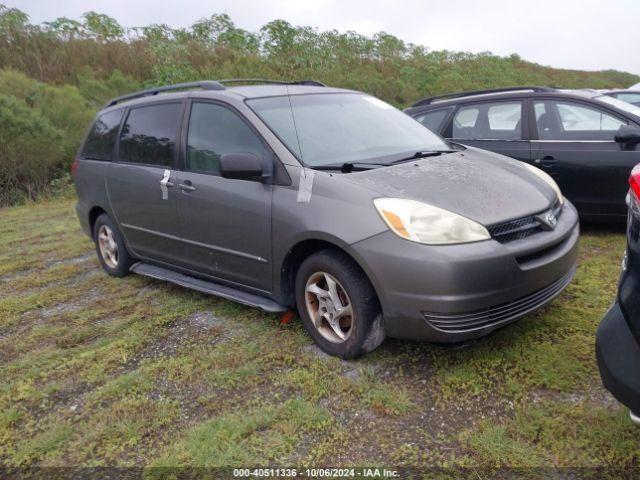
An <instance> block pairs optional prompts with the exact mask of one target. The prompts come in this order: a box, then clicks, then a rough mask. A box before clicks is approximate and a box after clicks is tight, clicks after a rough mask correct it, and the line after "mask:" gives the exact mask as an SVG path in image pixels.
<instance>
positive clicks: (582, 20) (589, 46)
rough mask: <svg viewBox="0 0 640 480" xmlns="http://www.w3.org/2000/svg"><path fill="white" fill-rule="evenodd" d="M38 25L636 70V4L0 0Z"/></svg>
mask: <svg viewBox="0 0 640 480" xmlns="http://www.w3.org/2000/svg"><path fill="white" fill-rule="evenodd" d="M0 3H5V4H6V5H8V6H12V7H17V8H19V9H20V10H23V11H24V12H26V13H27V14H29V16H30V17H31V21H32V23H40V22H43V21H47V20H52V19H54V18H57V17H61V16H65V17H71V18H78V17H79V16H80V15H82V13H84V12H86V11H89V10H95V11H97V12H100V13H106V14H107V15H110V16H112V17H115V18H116V19H117V20H118V21H119V22H120V23H121V24H122V25H124V26H127V27H132V26H141V25H148V24H151V23H167V24H169V25H171V26H174V27H185V26H189V25H191V24H192V23H194V22H195V21H196V20H198V19H200V18H202V17H208V16H209V15H211V14H212V13H228V14H229V15H230V16H231V18H232V19H233V21H234V22H235V23H236V25H238V26H239V27H241V28H244V29H245V30H250V31H257V30H258V29H259V28H260V27H261V26H262V25H264V24H265V23H267V22H268V21H270V20H274V19H277V18H280V19H284V20H287V21H288V22H290V23H292V24H294V25H308V26H313V27H317V28H318V29H320V30H329V29H337V30H339V31H346V30H355V31H357V32H359V33H361V34H365V35H372V34H374V33H375V32H378V31H381V30H384V31H386V32H388V33H391V34H393V35H396V36H398V37H400V38H401V39H403V40H405V41H407V42H412V43H415V44H421V45H425V46H427V47H428V48H430V49H432V50H441V49H447V50H463V51H470V52H481V51H491V52H493V53H496V54H499V55H509V54H511V53H518V54H519V55H520V56H522V57H523V58H525V59H527V60H531V61H534V62H537V63H541V64H543V65H551V66H554V67H563V68H578V69H586V70H601V69H616V70H624V71H629V72H633V73H636V74H640V54H639V52H638V47H640V0H610V1H604V0H582V1H580V0H510V1H509V0H481V1H473V0H422V1H420V0H396V1H392V0H366V1H359V0H358V1H349V0H268V1H257V0H213V1H203V0H178V1H176V0H172V1H166V0H108V1H100V0H61V1H52V0H0Z"/></svg>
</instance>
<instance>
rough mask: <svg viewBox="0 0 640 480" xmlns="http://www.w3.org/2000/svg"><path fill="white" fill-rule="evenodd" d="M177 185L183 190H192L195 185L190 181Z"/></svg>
mask: <svg viewBox="0 0 640 480" xmlns="http://www.w3.org/2000/svg"><path fill="white" fill-rule="evenodd" d="M178 187H179V188H180V190H182V191H183V192H193V191H194V190H195V189H196V187H194V186H193V185H191V183H179V184H178Z"/></svg>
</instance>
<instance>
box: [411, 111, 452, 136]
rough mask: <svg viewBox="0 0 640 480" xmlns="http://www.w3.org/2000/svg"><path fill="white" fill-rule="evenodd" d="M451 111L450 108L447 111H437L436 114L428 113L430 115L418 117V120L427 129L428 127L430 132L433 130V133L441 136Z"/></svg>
mask: <svg viewBox="0 0 640 480" xmlns="http://www.w3.org/2000/svg"><path fill="white" fill-rule="evenodd" d="M450 111H451V109H450V108H448V109H445V110H436V111H435V112H428V113H425V114H424V115H420V116H418V117H416V120H417V121H419V122H420V123H421V124H422V125H424V126H425V127H427V128H428V129H429V130H431V131H432V132H434V133H438V134H439V133H440V129H441V128H442V123H443V122H444V119H445V118H447V115H449V112H450Z"/></svg>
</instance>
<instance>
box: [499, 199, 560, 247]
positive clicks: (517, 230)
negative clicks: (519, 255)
mask: <svg viewBox="0 0 640 480" xmlns="http://www.w3.org/2000/svg"><path fill="white" fill-rule="evenodd" d="M551 211H552V212H553V213H554V214H555V216H556V218H559V217H560V214H561V213H562V204H560V201H559V200H556V203H554V204H553V207H551ZM543 213H544V212H543ZM538 215H540V214H537V215H529V216H527V217H522V218H517V219H515V220H510V221H508V222H504V223H497V224H495V225H492V226H490V227H489V228H488V229H487V230H489V233H490V234H491V237H492V238H493V239H495V240H497V241H498V242H500V243H507V242H512V241H514V240H522V239H523V238H526V237H528V236H530V235H534V234H536V233H539V232H542V231H544V228H543V224H542V223H541V222H540V220H538V218H537V217H538Z"/></svg>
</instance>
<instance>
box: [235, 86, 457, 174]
mask: <svg viewBox="0 0 640 480" xmlns="http://www.w3.org/2000/svg"><path fill="white" fill-rule="evenodd" d="M247 103H248V104H249V105H250V106H251V108H252V109H253V110H254V111H255V112H256V113H257V114H258V115H259V116H260V118H261V119H262V120H263V121H264V122H265V123H266V124H267V126H268V127H269V128H270V129H271V130H272V131H273V132H274V133H275V134H276V135H278V137H280V139H281V140H282V141H283V142H284V143H285V144H286V145H287V147H289V150H291V152H293V153H294V154H295V155H296V156H297V157H298V158H299V159H300V160H302V161H303V162H304V163H305V164H306V165H308V166H310V167H320V166H323V165H336V164H341V163H346V162H350V163H357V162H365V161H366V162H369V163H371V162H376V163H383V162H385V161H386V160H389V159H394V157H396V158H397V157H398V156H402V155H405V156H406V155H407V154H409V155H411V154H413V153H415V152H419V151H434V150H447V149H450V148H451V147H450V146H449V145H447V144H446V143H445V141H444V140H443V139H442V138H440V137H438V136H437V135H436V134H434V133H433V132H431V131H430V130H428V129H427V128H426V127H423V126H422V125H421V124H419V123H418V122H416V121H415V120H414V119H413V118H411V117H409V116H408V115H406V114H404V113H402V112H401V111H400V110H398V109H396V108H394V107H392V106H391V105H389V104H387V103H385V102H383V101H382V100H378V99H377V98H375V97H370V96H368V95H362V94H356V93H337V94H313V95H292V96H290V97H269V98H259V99H255V100H249V101H248V102H247Z"/></svg>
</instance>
